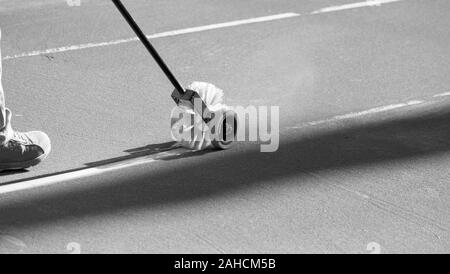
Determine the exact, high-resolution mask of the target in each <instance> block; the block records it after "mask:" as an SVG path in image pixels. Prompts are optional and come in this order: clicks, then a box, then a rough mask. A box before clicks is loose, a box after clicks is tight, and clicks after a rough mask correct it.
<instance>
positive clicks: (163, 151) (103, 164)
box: [0, 142, 214, 186]
mask: <svg viewBox="0 0 450 274" xmlns="http://www.w3.org/2000/svg"><path fill="white" fill-rule="evenodd" d="M213 151H214V150H212V149H207V150H203V151H193V150H189V149H184V148H182V147H181V146H180V145H178V144H177V143H176V142H166V143H160V144H151V145H147V146H143V147H138V148H133V149H127V150H125V151H124V152H125V153H128V155H125V156H119V157H115V158H110V159H105V160H100V161H96V162H90V163H85V164H84V167H80V168H74V169H68V170H64V171H61V172H54V173H48V174H43V175H39V176H34V177H27V178H24V179H19V180H14V181H9V182H5V183H2V184H1V185H0V186H2V185H10V184H16V183H20V182H25V181H30V180H36V179H41V178H46V177H50V176H56V175H62V174H66V173H71V172H75V171H81V170H85V169H88V168H94V167H95V168H100V169H101V168H105V169H106V168H110V167H112V166H114V167H119V166H121V165H127V164H128V163H130V162H133V161H135V160H136V159H139V158H145V159H154V160H158V161H170V160H176V159H182V158H188V157H195V156H200V155H203V154H205V153H210V152H213ZM175 152H176V153H175ZM27 172H28V171H27V170H25V169H23V170H13V171H4V172H1V173H0V177H1V176H9V175H17V174H21V173H27Z"/></svg>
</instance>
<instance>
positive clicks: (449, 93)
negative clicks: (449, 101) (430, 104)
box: [433, 91, 450, 97]
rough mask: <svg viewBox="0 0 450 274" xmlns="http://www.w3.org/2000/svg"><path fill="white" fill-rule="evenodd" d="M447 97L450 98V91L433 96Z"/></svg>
mask: <svg viewBox="0 0 450 274" xmlns="http://www.w3.org/2000/svg"><path fill="white" fill-rule="evenodd" d="M445 96H450V91H449V92H444V93H439V94H436V95H433V97H445Z"/></svg>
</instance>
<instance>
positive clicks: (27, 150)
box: [0, 30, 51, 172]
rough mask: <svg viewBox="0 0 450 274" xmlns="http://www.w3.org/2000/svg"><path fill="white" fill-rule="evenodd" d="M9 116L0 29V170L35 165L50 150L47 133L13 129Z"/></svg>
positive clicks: (10, 115) (10, 114)
mask: <svg viewBox="0 0 450 274" xmlns="http://www.w3.org/2000/svg"><path fill="white" fill-rule="evenodd" d="M11 117H12V113H11V111H10V110H9V109H7V108H6V104H5V94H4V90H3V86H2V57H1V30H0V172H1V171H3V170H10V169H25V168H29V167H31V166H35V165H37V164H39V163H40V162H42V160H44V159H45V158H46V157H47V155H48V154H49V153H50V150H51V145H50V139H49V138H48V136H47V134H45V133H43V132H41V131H31V132H18V131H14V130H13V128H12V126H11Z"/></svg>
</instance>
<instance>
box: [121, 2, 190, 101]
mask: <svg viewBox="0 0 450 274" xmlns="http://www.w3.org/2000/svg"><path fill="white" fill-rule="evenodd" d="M112 1H113V3H114V5H116V7H117V9H118V10H119V11H120V13H121V14H122V16H123V17H124V18H125V20H126V21H127V22H128V24H129V25H130V27H131V28H132V29H133V31H134V32H135V33H136V35H137V37H138V38H139V40H141V42H142V44H144V46H145V48H146V49H147V50H148V52H149V53H150V54H151V55H152V56H153V58H154V59H155V61H156V63H158V65H159V67H160V68H161V69H162V71H163V72H164V74H165V75H166V76H167V78H168V79H169V81H170V82H171V83H172V85H173V86H174V87H175V89H176V90H178V92H180V93H181V94H184V93H185V91H184V88H183V86H181V84H180V82H178V80H177V78H175V76H174V75H173V73H172V72H171V71H170V69H169V67H168V66H167V65H166V63H165V62H164V60H163V59H162V58H161V56H160V55H159V54H158V52H157V51H156V49H155V48H154V47H153V45H152V44H151V43H150V41H149V40H148V39H147V36H145V34H144V32H142V30H141V28H139V26H138V24H137V23H136V21H134V19H133V17H132V16H131V15H130V13H129V12H128V10H127V9H126V8H125V6H124V5H123V4H122V2H121V1H120V0H112Z"/></svg>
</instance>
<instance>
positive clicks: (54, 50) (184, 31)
mask: <svg viewBox="0 0 450 274" xmlns="http://www.w3.org/2000/svg"><path fill="white" fill-rule="evenodd" d="M297 16H300V14H298V13H293V12H289V13H281V14H275V15H269V16H263V17H255V18H250V19H244V20H237V21H230V22H225V23H219V24H212V25H205V26H199V27H193V28H186V29H179V30H173V31H167V32H161V33H156V34H152V35H148V36H147V38H148V39H155V38H163V37H170V36H177V35H183V34H188V33H196V32H202V31H208V30H215V29H223V28H229V27H236V26H242V25H248V24H255V23H263V22H269V21H275V20H282V19H287V18H292V17H297ZM136 41H139V39H138V38H137V37H131V38H127V39H119V40H113V41H108V42H99V43H87V44H80V45H72V46H65V47H59V48H51V49H45V50H35V51H31V52H24V53H20V54H16V55H10V56H5V57H4V58H3V60H11V59H17V58H24V57H32V56H40V55H45V54H53V53H61V52H67V51H76V50H82V49H90V48H98V47H106V46H112V45H119V44H125V43H131V42H136Z"/></svg>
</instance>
